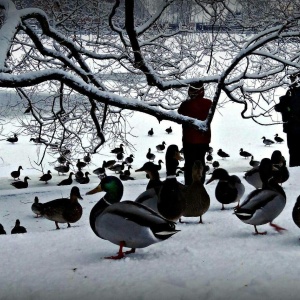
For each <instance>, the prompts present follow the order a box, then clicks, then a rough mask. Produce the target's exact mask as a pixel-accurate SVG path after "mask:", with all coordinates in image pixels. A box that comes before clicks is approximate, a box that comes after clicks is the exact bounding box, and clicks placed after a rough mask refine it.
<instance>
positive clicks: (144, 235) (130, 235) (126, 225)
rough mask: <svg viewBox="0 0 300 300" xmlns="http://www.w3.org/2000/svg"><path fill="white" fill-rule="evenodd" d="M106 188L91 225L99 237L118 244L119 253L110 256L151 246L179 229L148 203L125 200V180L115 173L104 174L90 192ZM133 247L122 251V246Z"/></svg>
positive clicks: (92, 211)
mask: <svg viewBox="0 0 300 300" xmlns="http://www.w3.org/2000/svg"><path fill="white" fill-rule="evenodd" d="M101 191H104V192H106V194H105V195H104V197H103V198H101V199H100V200H99V201H98V202H97V204H96V205H95V206H94V207H93V208H92V210H91V213H90V226H91V228H92V230H93V232H94V233H95V234H96V235H97V236H98V237H100V238H102V239H105V240H108V241H110V242H111V243H113V244H116V245H118V246H119V251H118V254H117V255H116V256H109V257H105V258H108V259H121V258H123V257H124V256H125V255H126V254H130V253H134V252H135V249H136V248H144V247H148V246H150V245H151V244H154V243H158V242H161V241H164V240H166V239H168V238H170V237H171V236H172V235H174V234H175V233H177V232H178V231H179V230H176V228H175V223H174V222H172V221H169V220H167V219H165V218H163V217H162V216H161V215H160V214H158V213H156V212H155V211H153V210H152V209H150V208H148V207H147V206H145V205H142V204H140V203H137V202H134V201H124V200H123V201H122V202H120V200H121V198H122V195H123V184H122V182H121V181H120V179H119V178H117V177H115V176H107V177H105V178H103V179H102V180H101V182H100V184H99V186H98V187H97V188H96V189H94V190H92V191H90V192H88V193H87V195H91V194H94V193H96V192H101ZM124 247H128V248H131V250H129V251H126V252H123V248H124Z"/></svg>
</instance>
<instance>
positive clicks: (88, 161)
mask: <svg viewBox="0 0 300 300" xmlns="http://www.w3.org/2000/svg"><path fill="white" fill-rule="evenodd" d="M83 160H84V162H85V163H87V164H89V163H90V162H91V156H90V154H89V153H87V154H86V155H85V156H84V157H83Z"/></svg>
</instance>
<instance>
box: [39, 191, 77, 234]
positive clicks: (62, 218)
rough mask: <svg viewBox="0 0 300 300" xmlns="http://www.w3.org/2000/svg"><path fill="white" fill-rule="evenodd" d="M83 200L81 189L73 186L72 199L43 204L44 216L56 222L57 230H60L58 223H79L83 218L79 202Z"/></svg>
mask: <svg viewBox="0 0 300 300" xmlns="http://www.w3.org/2000/svg"><path fill="white" fill-rule="evenodd" d="M78 199H82V197H81V195H80V191H79V188H78V187H77V186H73V187H72V189H71V192H70V198H60V199H55V200H52V201H49V202H46V203H44V204H43V209H42V216H43V217H45V218H46V219H48V220H50V221H54V222H55V226H56V229H60V228H59V226H58V223H67V224H68V227H71V225H70V223H75V222H77V221H78V220H79V219H80V218H81V216H82V207H81V205H80V203H79V202H78Z"/></svg>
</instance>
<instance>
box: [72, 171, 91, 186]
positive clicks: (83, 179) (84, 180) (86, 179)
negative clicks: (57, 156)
mask: <svg viewBox="0 0 300 300" xmlns="http://www.w3.org/2000/svg"><path fill="white" fill-rule="evenodd" d="M89 175H91V174H90V173H89V172H85V173H84V177H81V178H76V179H75V180H76V181H77V182H78V183H80V184H87V183H89V182H90V178H89Z"/></svg>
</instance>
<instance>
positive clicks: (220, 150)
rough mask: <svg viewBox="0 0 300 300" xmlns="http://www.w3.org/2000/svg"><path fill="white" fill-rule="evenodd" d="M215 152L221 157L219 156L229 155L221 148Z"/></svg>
mask: <svg viewBox="0 0 300 300" xmlns="http://www.w3.org/2000/svg"><path fill="white" fill-rule="evenodd" d="M217 154H218V155H219V156H220V157H221V158H226V157H230V155H229V154H228V153H226V152H224V151H223V150H222V149H219V150H218V152H217Z"/></svg>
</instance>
